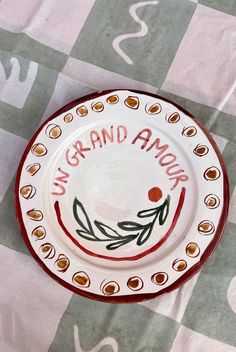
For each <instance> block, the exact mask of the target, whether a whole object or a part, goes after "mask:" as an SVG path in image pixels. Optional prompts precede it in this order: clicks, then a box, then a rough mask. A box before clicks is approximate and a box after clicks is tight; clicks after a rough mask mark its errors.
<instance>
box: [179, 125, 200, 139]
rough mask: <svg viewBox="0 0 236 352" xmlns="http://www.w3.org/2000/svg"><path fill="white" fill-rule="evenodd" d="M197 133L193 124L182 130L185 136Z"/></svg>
mask: <svg viewBox="0 0 236 352" xmlns="http://www.w3.org/2000/svg"><path fill="white" fill-rule="evenodd" d="M196 133H197V130H196V128H195V127H194V126H189V127H185V128H184V129H183V131H182V135H183V136H186V137H193V136H195V134H196Z"/></svg>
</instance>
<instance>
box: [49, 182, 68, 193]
mask: <svg viewBox="0 0 236 352" xmlns="http://www.w3.org/2000/svg"><path fill="white" fill-rule="evenodd" d="M53 186H56V187H58V188H59V191H57V192H51V194H53V195H55V196H62V195H63V194H65V192H66V190H65V187H64V186H63V185H60V184H59V183H57V182H53Z"/></svg>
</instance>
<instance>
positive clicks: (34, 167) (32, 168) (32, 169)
mask: <svg viewBox="0 0 236 352" xmlns="http://www.w3.org/2000/svg"><path fill="white" fill-rule="evenodd" d="M40 167H41V166H40V164H39V163H35V164H31V165H28V166H27V167H26V171H27V172H28V173H29V174H30V175H31V176H34V175H35V174H36V173H37V172H38V171H39V169H40Z"/></svg>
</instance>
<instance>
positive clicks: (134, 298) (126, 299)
mask: <svg viewBox="0 0 236 352" xmlns="http://www.w3.org/2000/svg"><path fill="white" fill-rule="evenodd" d="M117 90H126V91H130V92H131V93H138V94H144V95H148V96H151V97H153V98H157V99H161V100H163V101H166V102H168V103H170V104H172V105H173V106H176V107H177V108H178V109H179V110H180V111H182V112H183V113H184V114H186V115H187V116H189V118H190V119H193V120H194V122H195V123H196V124H197V125H198V126H199V128H201V130H202V131H203V133H204V134H205V135H206V137H207V138H208V140H209V142H210V143H211V145H212V147H213V148H214V150H215V153H216V155H217V157H218V159H219V162H220V165H221V168H222V171H223V180H224V204H223V210H222V214H221V217H220V220H219V225H218V227H217V229H216V232H215V235H214V238H213V240H212V241H211V243H210V244H209V246H208V247H207V249H206V250H205V251H204V253H203V254H202V256H201V258H200V261H199V262H198V263H197V264H195V265H194V266H193V267H191V268H190V269H189V270H187V271H186V272H185V273H184V274H183V275H182V276H181V277H180V278H179V279H178V280H176V281H175V282H174V283H173V284H171V285H170V286H168V287H166V288H164V289H162V290H160V291H159V292H156V293H143V294H133V295H129V296H124V295H123V296H102V295H97V294H94V293H91V292H86V291H85V290H81V289H79V288H77V287H75V286H73V285H71V284H69V283H67V282H65V281H64V280H62V279H61V278H59V277H58V276H56V275H55V274H54V273H52V272H51V271H50V270H49V269H48V267H47V266H46V265H45V264H44V262H43V261H42V260H41V259H40V258H39V257H38V255H37V254H36V253H35V251H34V249H33V247H32V246H31V243H30V241H29V238H28V235H27V231H26V228H25V226H24V223H23V219H22V213H21V207H20V200H19V183H20V176H21V170H22V167H23V164H24V162H25V159H26V156H27V154H28V153H29V151H30V149H31V147H32V145H33V143H34V141H35V139H36V138H37V136H38V134H39V133H40V131H41V130H42V129H43V127H44V126H45V125H46V124H47V123H48V122H49V121H51V120H52V119H54V118H55V117H56V116H58V115H60V114H62V113H64V112H66V111H67V110H70V109H72V108H73V107H74V106H76V105H78V104H81V103H83V102H85V101H87V100H90V99H93V98H97V97H99V96H101V95H105V94H109V93H112V92H115V91H117ZM15 207H16V217H17V221H18V223H19V227H20V229H21V232H22V237H23V239H24V241H25V243H26V245H27V247H28V248H29V251H30V252H31V254H32V256H33V257H34V258H35V260H36V261H37V262H38V263H39V265H40V266H41V267H42V268H43V269H44V271H45V272H46V273H47V274H49V275H50V276H51V277H52V278H53V279H54V280H56V281H57V282H58V283H60V284H61V285H62V286H64V287H66V288H67V289H69V290H71V291H72V292H74V293H77V294H79V295H81V296H84V297H87V298H90V299H93V300H96V301H102V302H110V303H134V302H140V301H144V300H147V299H151V298H154V297H157V296H160V295H162V294H164V293H168V292H171V291H173V290H175V289H177V288H178V287H180V286H181V285H183V284H184V283H185V282H186V281H188V280H189V279H191V278H192V277H193V275H195V274H196V273H197V272H198V271H199V270H200V269H201V268H202V266H203V265H204V264H205V263H206V261H207V260H208V259H209V257H210V256H211V255H212V253H213V252H214V250H215V249H216V247H217V245H218V243H219V241H220V239H221V237H222V235H223V231H224V228H225V224H226V220H227V215H228V209H229V181H228V175H227V171H226V167H225V164H224V160H223V157H222V155H221V153H220V151H219V149H218V147H217V145H216V143H215V141H214V140H213V138H212V137H211V135H210V133H209V132H208V131H207V130H206V129H205V127H203V126H202V125H201V124H200V122H198V121H197V120H196V119H195V118H194V116H192V115H191V114H189V113H188V112H187V111H186V110H185V109H183V108H182V107H180V106H179V105H177V104H175V103H173V102H172V101H170V100H168V99H166V98H163V97H161V96H159V95H156V94H152V93H147V92H143V91H139V90H132V89H130V90H129V89H112V90H106V91H102V92H99V93H92V94H89V95H87V96H85V97H82V98H79V99H76V100H74V101H72V102H70V103H69V104H67V105H65V106H64V107H62V108H61V109H59V110H58V111H56V112H55V113H54V114H53V115H51V116H50V117H49V118H48V119H47V120H46V121H45V122H44V123H43V124H42V125H41V126H40V127H39V128H38V130H37V131H36V132H35V133H34V135H33V136H32V138H31V140H30V141H29V143H28V145H27V147H26V149H25V151H24V153H23V156H22V158H21V161H20V164H19V167H18V171H17V175H16V183H15ZM150 279H151V278H150Z"/></svg>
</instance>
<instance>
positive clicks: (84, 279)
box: [72, 271, 90, 288]
mask: <svg viewBox="0 0 236 352" xmlns="http://www.w3.org/2000/svg"><path fill="white" fill-rule="evenodd" d="M72 281H73V283H74V284H75V285H77V286H79V287H84V288H86V287H89V286H90V278H89V276H88V275H87V274H86V273H85V272H84V271H78V272H77V273H75V274H74V276H73V278H72Z"/></svg>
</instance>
